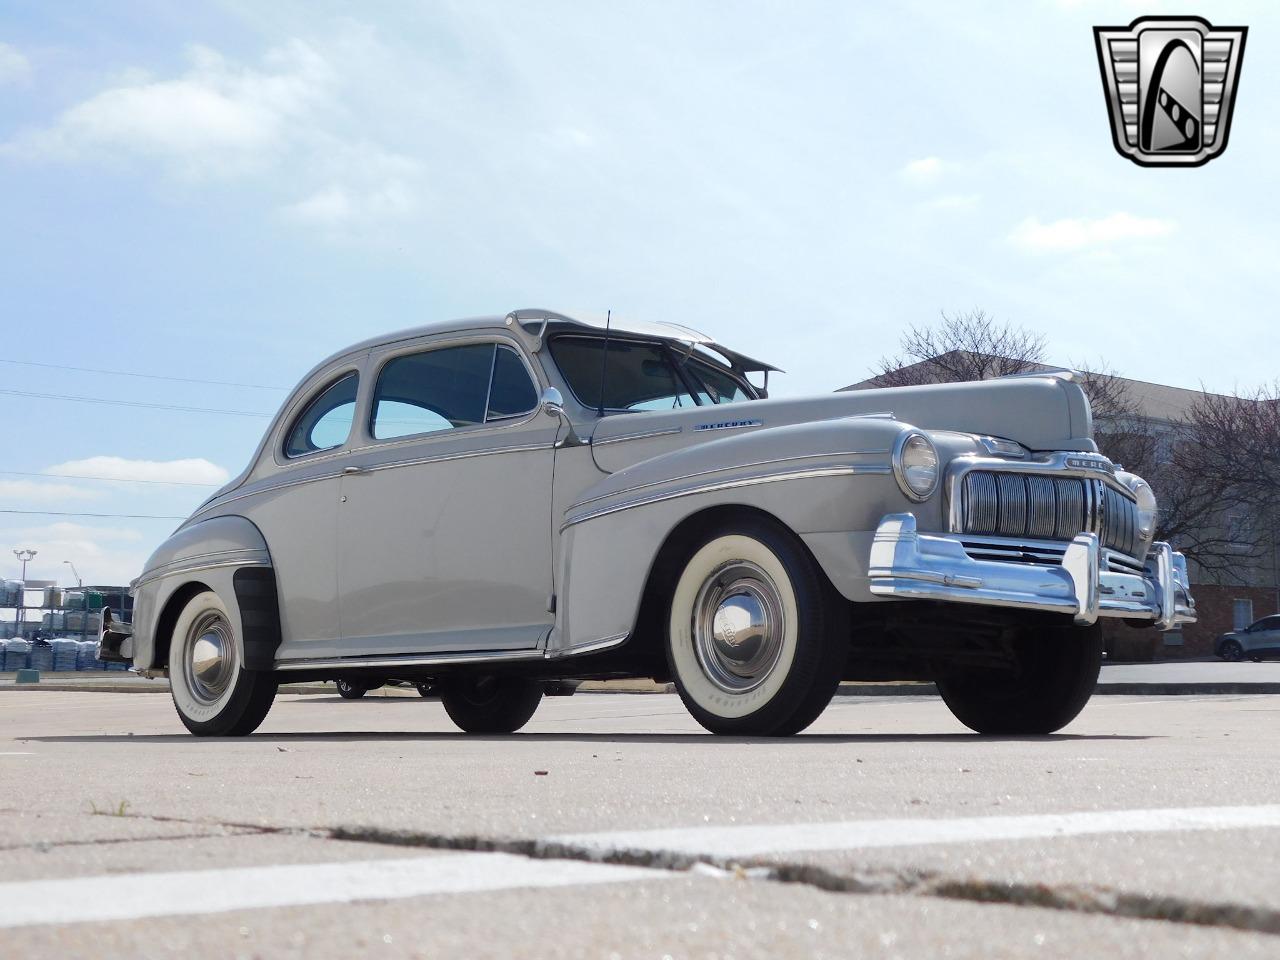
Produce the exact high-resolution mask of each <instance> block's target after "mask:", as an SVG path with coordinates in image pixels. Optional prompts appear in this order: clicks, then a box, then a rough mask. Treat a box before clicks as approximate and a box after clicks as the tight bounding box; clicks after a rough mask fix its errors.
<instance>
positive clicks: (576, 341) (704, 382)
mask: <svg viewBox="0 0 1280 960" xmlns="http://www.w3.org/2000/svg"><path fill="white" fill-rule="evenodd" d="M604 343H605V340H604V338H603V337H582V336H561V337H555V338H553V339H552V341H551V344H550V349H551V356H552V359H554V360H555V363H556V366H557V367H558V368H559V370H560V373H561V374H562V375H563V376H564V378H565V381H566V382H567V383H568V385H569V389H570V390H572V391H573V394H574V396H575V397H577V398H578V402H579V403H581V404H582V405H583V406H585V407H592V408H596V407H599V406H601V403H600V387H601V372H602V371H601V366H602V363H601V361H602V360H603V356H602V352H603V350H604ZM603 373H604V404H603V406H604V408H605V409H606V410H673V409H680V408H683V407H693V406H706V405H711V404H717V403H735V402H737V401H740V400H751V399H754V398H753V396H752V395H751V393H750V391H749V389H748V387H747V386H746V385H745V384H744V383H742V382H741V381H739V380H737V379H735V378H734V377H733V376H732V375H731V374H730V373H728V372H727V371H725V370H721V369H719V368H717V367H715V366H713V365H712V364H710V363H708V362H706V361H703V360H699V359H696V358H689V357H685V358H681V357H679V356H678V355H676V353H675V352H674V351H672V350H670V349H668V348H667V347H666V346H665V345H664V344H662V343H655V342H653V341H647V340H628V339H624V338H610V339H609V361H608V365H607V368H606V369H604V371H603Z"/></svg>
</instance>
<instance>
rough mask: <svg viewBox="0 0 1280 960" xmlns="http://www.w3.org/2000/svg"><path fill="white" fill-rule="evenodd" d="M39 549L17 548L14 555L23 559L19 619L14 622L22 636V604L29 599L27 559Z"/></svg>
mask: <svg viewBox="0 0 1280 960" xmlns="http://www.w3.org/2000/svg"><path fill="white" fill-rule="evenodd" d="M36 553H37V551H35V550H27V549H23V550H15V551H13V555H14V556H15V557H17V558H18V559H19V560H20V561H22V588H21V589H20V590H19V591H18V619H17V622H16V623H15V624H14V628H15V630H16V632H17V635H18V636H22V624H23V622H24V619H25V618H24V617H23V615H22V604H23V602H24V601H25V600H26V599H27V589H26V588H27V561H28V560H33V559H35V555H36Z"/></svg>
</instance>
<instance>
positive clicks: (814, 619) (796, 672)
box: [667, 518, 849, 736]
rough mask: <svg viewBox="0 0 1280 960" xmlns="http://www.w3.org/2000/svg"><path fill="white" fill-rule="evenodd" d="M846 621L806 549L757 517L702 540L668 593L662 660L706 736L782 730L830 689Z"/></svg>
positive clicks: (817, 706)
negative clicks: (707, 733)
mask: <svg viewBox="0 0 1280 960" xmlns="http://www.w3.org/2000/svg"><path fill="white" fill-rule="evenodd" d="M847 624H848V617H847V608H846V607H845V605H844V601H843V600H842V599H841V598H839V597H838V596H836V595H835V591H834V590H832V588H831V586H830V585H829V584H828V583H827V581H826V578H825V576H824V575H823V573H822V571H821V570H820V569H819V568H818V566H817V564H816V563H815V562H814V560H813V558H812V557H811V556H810V555H809V553H808V551H806V550H805V548H804V545H803V544H802V543H800V542H799V540H797V538H796V537H795V536H794V535H793V534H791V533H790V532H789V531H787V530H786V529H785V528H783V527H781V526H779V525H777V524H774V523H771V522H769V521H767V520H765V519H763V518H760V519H756V518H751V519H744V520H741V521H737V522H734V523H732V524H729V525H727V526H725V527H722V528H720V529H719V530H717V531H714V532H713V533H711V534H710V535H709V536H707V537H705V538H703V539H702V540H701V541H700V542H699V544H698V545H697V546H696V547H695V549H694V550H693V552H692V553H691V554H690V555H689V557H688V559H687V560H686V561H685V563H684V567H683V570H682V571H681V573H680V575H679V577H678V579H677V580H676V583H675V586H674V588H673V590H672V594H671V603H670V607H669V611H668V620H667V658H668V662H669V664H670V667H671V671H672V673H673V674H674V676H675V681H676V687H677V689H678V690H679V692H680V696H681V698H682V699H683V700H684V703H685V706H686V707H687V708H688V709H689V712H690V713H691V714H693V716H694V718H695V719H696V720H697V721H698V722H699V723H701V724H702V725H703V726H704V727H706V728H707V729H708V730H711V731H712V732H714V733H725V734H741V735H748V736H785V735H789V734H792V733H796V732H798V731H800V730H803V729H804V728H805V727H807V726H808V725H809V724H810V723H812V722H813V721H814V720H815V719H816V718H817V716H818V714H819V713H821V712H822V710H823V709H824V708H825V707H826V706H827V704H828V703H829V702H830V700H831V697H832V696H833V695H834V694H835V690H836V687H837V685H838V684H839V682H840V676H841V673H842V672H843V669H844V665H845V659H846V654H847V649H848V643H849V636H848V630H847Z"/></svg>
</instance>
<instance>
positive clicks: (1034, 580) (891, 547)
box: [868, 513, 1196, 630]
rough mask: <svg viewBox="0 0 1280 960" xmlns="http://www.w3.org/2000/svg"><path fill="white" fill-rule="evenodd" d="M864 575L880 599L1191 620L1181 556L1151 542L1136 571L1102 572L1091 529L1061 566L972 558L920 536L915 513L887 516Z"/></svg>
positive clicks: (1175, 622)
mask: <svg viewBox="0 0 1280 960" xmlns="http://www.w3.org/2000/svg"><path fill="white" fill-rule="evenodd" d="M868 577H869V579H870V582H871V592H872V593H873V594H875V595H876V596H880V597H896V598H899V599H915V600H945V601H949V602H952V603H977V604H983V605H986V606H992V607H1015V608H1018V609H1022V610H1043V611H1047V612H1051V613H1066V614H1070V615H1071V616H1073V617H1074V618H1075V621H1076V623H1078V624H1090V623H1094V622H1095V621H1096V620H1097V619H1098V618H1099V617H1124V618H1128V619H1133V620H1147V621H1151V622H1152V623H1154V625H1155V626H1156V627H1157V628H1158V629H1160V630H1173V629H1174V628H1176V627H1177V626H1179V625H1180V624H1183V623H1194V622H1195V619H1196V609H1195V601H1194V600H1193V599H1192V598H1191V590H1190V588H1189V586H1188V583H1187V561H1186V558H1184V557H1183V555H1182V554H1180V553H1175V552H1174V551H1173V549H1172V548H1171V547H1170V546H1169V544H1167V543H1156V544H1153V545H1152V547H1151V550H1150V552H1149V553H1148V554H1147V560H1146V566H1145V569H1144V570H1143V572H1142V573H1141V574H1138V573H1124V572H1119V571H1113V570H1104V569H1102V550H1101V548H1100V547H1099V545H1098V536H1097V534H1093V533H1082V534H1080V535H1078V536H1077V537H1076V538H1075V539H1074V540H1072V541H1071V542H1070V543H1069V544H1066V552H1065V553H1064V554H1063V555H1062V562H1061V564H1056V563H1010V562H1006V561H999V560H975V559H974V558H973V557H971V556H969V554H968V553H967V552H966V550H965V547H964V544H963V543H961V541H960V538H959V537H958V536H956V535H954V534H922V533H918V532H917V531H916V518H915V515H914V514H910V513H891V514H888V515H887V516H885V517H884V519H883V520H881V521H880V525H879V526H878V527H877V528H876V535H875V538H874V540H873V541H872V544H871V565H870V569H869V571H868Z"/></svg>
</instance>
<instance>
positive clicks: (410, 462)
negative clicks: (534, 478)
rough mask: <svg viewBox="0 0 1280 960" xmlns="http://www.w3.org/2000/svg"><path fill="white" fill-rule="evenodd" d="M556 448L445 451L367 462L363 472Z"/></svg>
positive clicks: (546, 445) (532, 446) (527, 447)
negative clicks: (430, 455)
mask: <svg viewBox="0 0 1280 960" xmlns="http://www.w3.org/2000/svg"><path fill="white" fill-rule="evenodd" d="M552 449H554V448H553V447H552V446H551V444H549V443H537V444H526V445H524V446H509V447H486V448H484V449H483V450H465V451H462V452H460V453H444V454H439V455H437V456H434V457H412V458H410V459H407V460H388V461H386V462H385V463H370V464H365V465H364V466H362V467H361V468H360V472H361V473H377V472H378V471H380V470H394V469H395V468H397V467H420V466H423V465H425V464H428V463H449V462H451V461H453V460H470V459H472V458H473V457H488V456H493V455H495V454H500V453H533V452H535V451H538V450H547V451H550V450H552Z"/></svg>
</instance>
